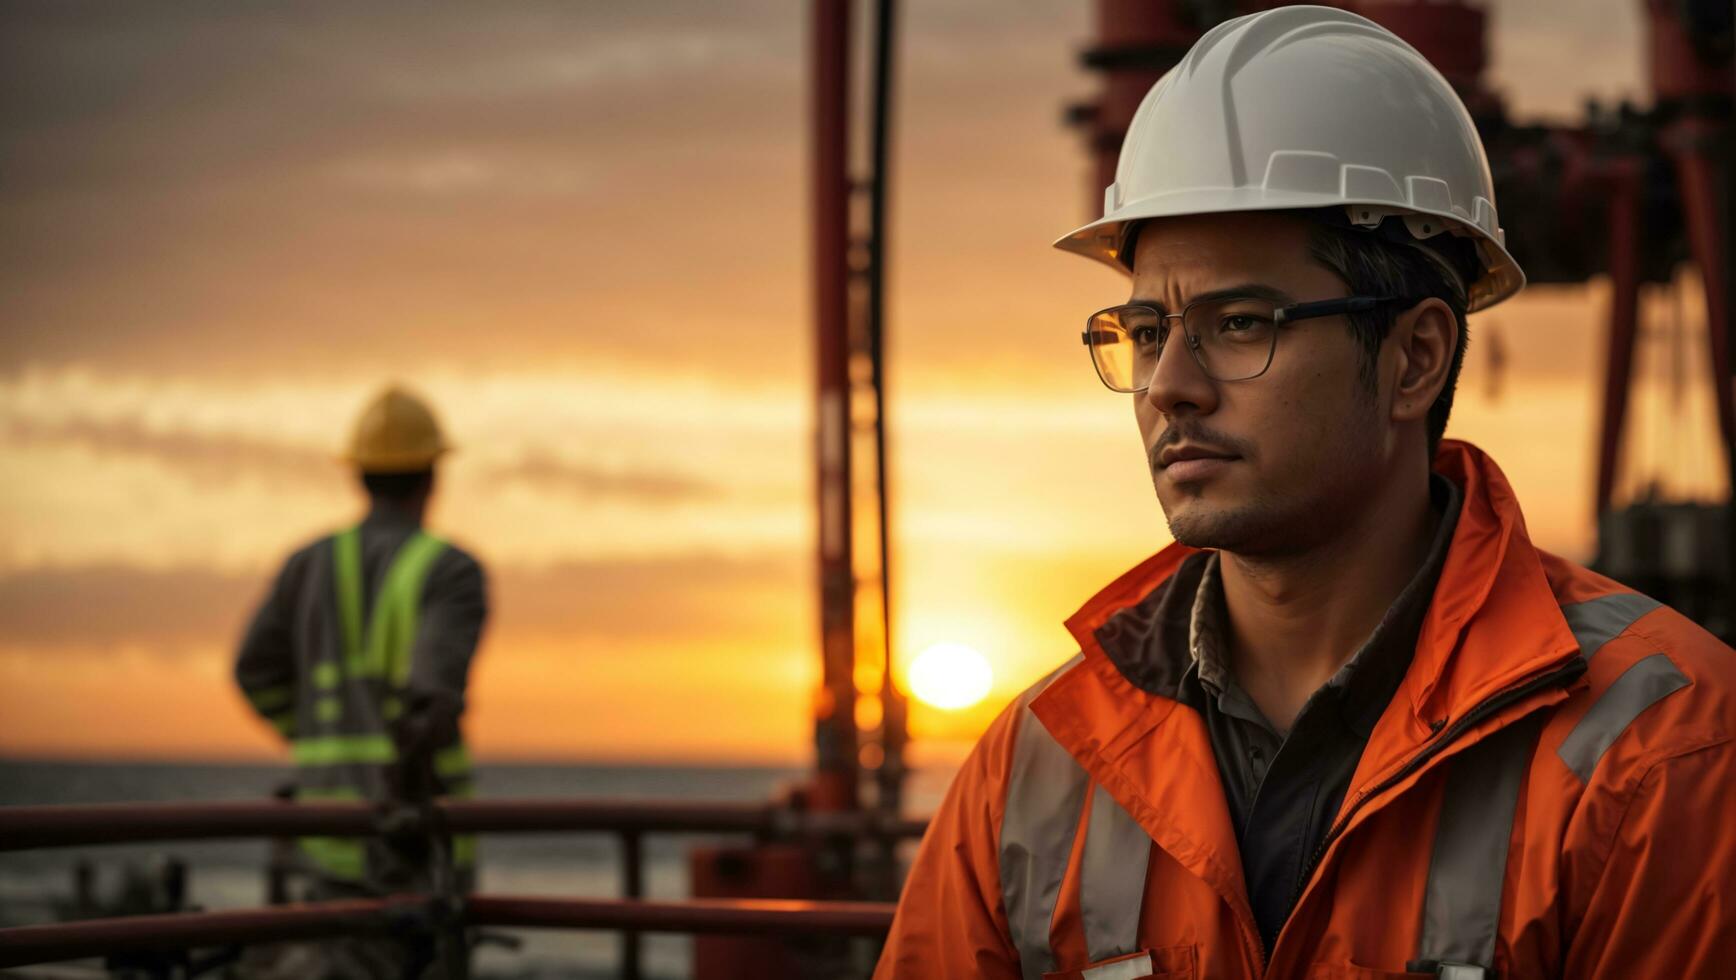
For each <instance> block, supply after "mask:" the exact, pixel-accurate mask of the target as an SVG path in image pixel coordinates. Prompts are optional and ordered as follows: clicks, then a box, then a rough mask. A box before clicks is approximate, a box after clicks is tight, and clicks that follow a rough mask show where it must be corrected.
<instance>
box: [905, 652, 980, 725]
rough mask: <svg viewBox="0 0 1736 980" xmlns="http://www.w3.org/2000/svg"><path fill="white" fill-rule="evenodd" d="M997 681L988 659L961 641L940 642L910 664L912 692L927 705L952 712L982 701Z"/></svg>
mask: <svg viewBox="0 0 1736 980" xmlns="http://www.w3.org/2000/svg"><path fill="white" fill-rule="evenodd" d="M993 681H994V672H993V671H992V670H990V669H989V662H988V660H987V658H985V657H984V656H983V655H982V654H980V653H978V652H976V651H975V650H972V649H971V648H970V647H967V646H964V645H963V644H959V643H936V644H935V645H934V646H931V647H929V648H928V649H926V650H924V651H922V652H921V653H919V654H917V655H916V659H915V660H913V661H911V663H910V692H911V693H912V694H914V695H916V697H917V699H918V700H920V701H922V702H923V703H924V704H927V705H931V706H933V707H936V708H942V709H945V710H948V711H956V710H958V709H960V708H968V707H970V706H971V705H973V704H976V703H977V702H978V701H981V700H982V699H983V698H984V697H986V696H987V695H988V693H989V685H990V684H991V683H992V682H993Z"/></svg>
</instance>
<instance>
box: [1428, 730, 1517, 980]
mask: <svg viewBox="0 0 1736 980" xmlns="http://www.w3.org/2000/svg"><path fill="white" fill-rule="evenodd" d="M1542 730H1543V716H1542V715H1532V716H1531V717H1529V718H1524V719H1521V720H1519V721H1517V722H1514V723H1513V724H1511V725H1508V726H1507V727H1506V728H1503V729H1501V730H1500V731H1498V732H1496V733H1495V734H1493V735H1490V736H1489V737H1488V738H1486V739H1484V740H1483V741H1481V742H1478V743H1477V744H1476V745H1473V746H1471V747H1470V748H1468V749H1466V750H1465V751H1464V752H1463V753H1461V754H1460V755H1459V756H1458V758H1456V759H1454V760H1452V762H1451V763H1449V768H1448V770H1447V786H1446V793H1445V797H1444V798H1443V799H1442V801H1441V810H1440V822H1439V823H1438V824H1437V826H1436V828H1435V850H1434V854H1433V855H1432V856H1431V857H1430V859H1429V880H1428V885H1427V887H1426V888H1425V890H1424V892H1423V931H1422V938H1421V940H1420V941H1419V942H1418V944H1417V959H1418V960H1420V961H1422V963H1423V964H1427V968H1429V969H1435V970H1438V971H1439V975H1441V976H1444V977H1445V976H1450V977H1453V978H1465V980H1470V978H1475V977H1480V976H1484V975H1486V973H1485V971H1487V973H1493V971H1494V969H1495V936H1496V933H1497V930H1498V929H1499V927H1500V924H1501V892H1502V888H1503V884H1504V882H1505V881H1506V878H1507V843H1508V841H1509V840H1511V839H1512V837H1513V814H1514V811H1515V810H1516V809H1517V807H1518V805H1519V790H1520V789H1521V787H1522V786H1523V784H1524V781H1525V770H1526V768H1527V767H1528V766H1529V764H1530V762H1531V755H1532V751H1533V749H1535V748H1536V745H1537V735H1538V733H1539V732H1541V731H1542Z"/></svg>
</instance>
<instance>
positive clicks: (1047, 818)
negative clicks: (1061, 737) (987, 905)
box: [1000, 655, 1086, 980]
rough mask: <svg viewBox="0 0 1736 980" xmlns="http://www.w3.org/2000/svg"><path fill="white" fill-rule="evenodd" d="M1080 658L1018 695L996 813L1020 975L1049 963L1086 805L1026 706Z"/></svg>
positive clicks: (1033, 976) (1036, 975)
mask: <svg viewBox="0 0 1736 980" xmlns="http://www.w3.org/2000/svg"><path fill="white" fill-rule="evenodd" d="M1083 659H1084V657H1083V655H1081V656H1077V657H1074V658H1073V659H1072V660H1069V661H1067V662H1066V663H1065V664H1063V665H1061V667H1060V669H1059V670H1056V671H1055V672H1054V673H1052V674H1050V675H1049V676H1048V677H1046V678H1044V679H1043V680H1041V681H1039V682H1037V683H1036V684H1034V685H1032V687H1031V689H1030V690H1029V691H1026V692H1025V694H1024V696H1023V697H1021V698H1020V699H1019V704H1018V708H1017V710H1018V712H1019V729H1018V734H1017V735H1016V736H1015V737H1014V741H1013V761H1012V774H1011V776H1010V777H1009V779H1008V780H1007V805H1006V812H1005V813H1004V814H1003V815H1002V818H1001V851H1000V872H1001V901H1002V903H1003V904H1004V905H1005V906H1006V910H1007V928H1008V930H1009V931H1010V932H1011V934H1012V940H1013V946H1014V948H1016V949H1017V950H1018V951H1019V968H1020V970H1021V972H1022V973H1023V974H1024V977H1025V980H1042V976H1043V974H1045V973H1048V972H1050V971H1052V970H1053V969H1054V968H1055V955H1054V952H1053V951H1052V950H1051V949H1050V948H1049V924H1050V922H1052V921H1053V919H1054V916H1055V900H1056V897H1057V896H1058V895H1059V894H1060V892H1061V879H1062V878H1063V877H1064V876H1065V875H1066V873H1067V859H1068V856H1069V855H1071V854H1072V850H1073V838H1074V836H1075V835H1076V834H1077V833H1078V831H1079V815H1080V809H1081V808H1082V807H1083V806H1084V803H1085V785H1086V777H1085V771H1084V770H1083V769H1081V768H1079V764H1078V763H1077V762H1074V761H1073V757H1072V756H1071V755H1068V754H1067V750H1066V749H1064V748H1062V747H1061V745H1060V743H1058V742H1056V741H1055V739H1054V738H1053V737H1052V736H1051V735H1050V734H1049V730H1048V729H1046V728H1044V727H1043V723H1042V722H1041V721H1038V720H1037V716H1036V715H1035V714H1033V713H1032V712H1031V708H1030V704H1031V701H1032V700H1034V699H1035V698H1036V696H1037V695H1038V694H1040V693H1042V692H1043V690H1044V689H1045V688H1047V687H1048V686H1049V684H1050V683H1051V682H1053V681H1054V679H1055V678H1057V677H1059V676H1061V674H1062V673H1064V672H1065V671H1067V670H1069V669H1070V668H1072V667H1073V666H1075V665H1076V664H1078V663H1079V662H1080V661H1081V660H1083Z"/></svg>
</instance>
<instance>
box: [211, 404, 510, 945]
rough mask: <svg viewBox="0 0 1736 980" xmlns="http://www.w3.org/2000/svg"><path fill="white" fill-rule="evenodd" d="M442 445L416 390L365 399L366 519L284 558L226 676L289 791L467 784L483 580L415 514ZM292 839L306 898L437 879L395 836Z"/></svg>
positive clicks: (421, 796) (404, 792) (419, 790)
mask: <svg viewBox="0 0 1736 980" xmlns="http://www.w3.org/2000/svg"><path fill="white" fill-rule="evenodd" d="M448 449H449V446H448V444H447V442H446V440H445V438H444V436H443V435H442V434H441V431H440V427H439V424H438V423H437V422H436V420H435V418H434V414H433V412H432V411H430V409H429V408H428V406H427V405H426V404H425V403H424V402H423V401H422V400H421V399H419V398H417V397H416V396H415V395H413V394H411V393H409V392H407V391H405V390H403V389H402V388H398V387H389V388H387V389H386V390H385V391H383V392H381V393H380V394H379V395H378V396H377V397H376V398H374V399H373V400H372V401H371V402H370V403H369V404H368V405H367V407H366V408H365V409H364V411H363V412H362V414H361V417H360V419H359V420H358V421H357V423H356V426H355V430H354V434H353V437H352V438H351V440H350V444H349V449H348V452H347V453H346V454H345V460H346V461H347V462H348V463H349V464H351V465H352V466H354V467H355V469H356V472H357V474H358V476H359V478H360V480H361V483H362V486H363V487H364V488H365V490H366V491H367V495H368V501H369V509H368V513H367V515H366V517H364V518H363V520H362V521H361V523H360V524H358V525H355V526H352V527H349V528H346V529H344V530H342V531H339V532H337V533H336V534H332V535H329V536H327V537H324V538H321V539H320V540H318V541H315V542H313V543H312V544H310V545H308V546H307V547H305V548H302V549H301V550H300V551H297V552H296V553H295V554H293V555H291V556H290V558H289V560H288V561H287V562H286V563H285V564H284V567H283V570H282V572H281V573H280V574H279V575H278V577H277V581H276V583H275V584H274V585H273V586H272V588H271V591H270V593H269V594H268V595H267V596H266V599H265V601H264V603H263V604H262V605H261V606H260V608H259V611H258V613H257V614H256V615H255V616H254V618H253V621H252V623H251V625H250V626H249V627H248V629H247V633H246V636H245V638H244V639H243V640H242V643H241V650H240V654H239V656H238V657H237V659H236V663H235V678H236V681H237V683H238V684H239V685H240V686H241V690H242V692H243V694H245V696H246V697H247V700H248V702H249V703H250V704H251V705H252V706H253V708H254V709H255V710H256V711H258V712H259V714H260V715H261V716H263V717H264V718H265V719H266V720H267V721H269V722H270V723H271V724H272V726H273V727H275V728H276V729H277V730H278V732H279V733H281V734H282V735H283V737H284V739H285V740H286V741H288V743H289V745H290V749H291V753H292V755H293V756H294V760H295V764H296V783H297V790H296V795H297V797H298V798H299V799H302V800H368V801H372V802H376V803H381V802H387V801H403V802H408V803H416V802H419V801H424V800H426V799H428V798H430V797H434V796H463V795H469V794H470V792H471V788H472V785H471V784H472V778H471V768H470V759H469V755H468V752H467V751H466V749H465V745H464V740H463V736H462V732H461V724H460V723H461V720H462V718H463V714H464V705H465V700H464V694H465V686H466V682H467V679H468V676H469V671H470V663H471V659H472V657H473V656H474V654H475V652H476V645H477V641H478V639H479V637H480V636H481V633H482V627H483V623H484V621H485V620H486V619H487V615H488V598H487V591H486V587H485V583H484V577H483V570H482V566H481V565H480V564H478V562H477V561H476V559H475V558H472V557H471V556H470V555H469V554H467V553H465V552H464V551H463V550H461V549H459V548H457V547H454V546H453V545H451V544H449V543H447V542H446V541H444V540H442V539H440V538H438V537H436V536H434V535H432V534H430V533H428V532H427V531H426V530H424V529H423V527H422V524H423V520H424V518H425V516H426V513H427V509H428V503H429V498H430V496H431V495H432V493H433V489H434V469H435V465H436V462H437V461H438V460H439V459H440V457H441V456H443V455H444V454H445V453H446V452H447V451H448ZM297 845H298V851H299V854H298V857H299V863H300V866H301V867H302V869H303V870H305V871H306V872H307V873H308V876H309V878H310V879H311V881H312V882H313V885H312V888H311V892H312V896H313V897H316V898H318V897H325V898H330V897H339V896H354V895H369V894H388V893H392V892H402V891H414V890H426V889H428V888H430V887H431V886H433V884H434V882H433V881H432V880H431V864H430V855H429V854H428V853H427V852H426V850H425V849H419V848H417V847H415V846H413V845H406V844H405V842H394V841H390V840H386V839H384V838H379V837H374V838H365V839H349V838H331V837H310V838H303V839H301V840H299V841H298V842H297ZM452 850H453V853H452V855H451V856H452V860H453V865H454V867H455V869H456V871H457V873H458V876H459V881H458V882H457V884H458V886H459V887H460V888H464V889H468V888H469V887H470V885H471V883H472V881H473V879H474V867H475V844H474V839H473V838H469V837H459V838H455V839H454V842H453V849H452ZM379 955H387V956H388V957H389V952H388V953H386V954H379ZM379 955H373V956H372V957H371V959H370V962H372V961H374V960H378V959H379ZM395 968H396V967H394V966H392V965H391V964H390V963H389V959H388V961H386V962H382V963H381V965H380V967H379V970H382V971H387V972H385V973H381V972H378V971H376V972H371V973H364V975H370V976H371V975H393V976H396V975H398V974H396V973H390V972H389V971H390V970H391V969H395ZM316 972H317V970H316ZM333 972H334V973H336V972H343V971H340V970H336V968H333ZM399 972H400V973H401V970H400V971H399Z"/></svg>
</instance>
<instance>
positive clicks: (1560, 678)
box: [1260, 657, 1586, 963]
mask: <svg viewBox="0 0 1736 980" xmlns="http://www.w3.org/2000/svg"><path fill="white" fill-rule="evenodd" d="M1585 670H1586V663H1585V658H1584V657H1574V658H1573V659H1572V660H1569V661H1568V662H1567V663H1565V664H1563V665H1561V666H1560V667H1557V668H1556V669H1554V670H1552V671H1550V672H1549V673H1547V674H1542V675H1540V676H1538V677H1536V678H1534V679H1532V680H1529V681H1526V682H1525V683H1523V684H1520V685H1518V686H1516V687H1510V688H1508V689H1507V690H1505V691H1502V692H1500V693H1499V694H1495V695H1493V696H1492V697H1490V698H1489V699H1488V700H1486V701H1484V702H1482V703H1481V704H1479V705H1477V706H1476V707H1475V708H1472V709H1471V710H1470V711H1468V712H1466V713H1465V715H1464V717H1462V718H1460V719H1459V720H1458V721H1456V722H1454V723H1453V724H1452V725H1450V726H1448V727H1447V728H1445V729H1443V730H1442V731H1441V733H1440V735H1439V736H1438V737H1437V738H1436V739H1435V740H1434V741H1433V742H1431V743H1430V744H1428V745H1427V746H1425V747H1424V748H1423V750H1422V751H1421V752H1418V753H1417V754H1416V755H1414V756H1412V757H1411V760H1410V761H1409V762H1407V763H1405V764H1404V766H1403V767H1401V768H1400V769H1399V770H1398V771H1397V772H1395V773H1393V774H1392V775H1391V776H1389V777H1387V778H1386V779H1385V780H1383V781H1382V782H1381V783H1380V784H1379V785H1377V786H1375V787H1374V788H1373V789H1371V790H1369V791H1368V792H1366V793H1364V794H1362V797H1361V798H1360V799H1358V800H1357V801H1356V802H1355V803H1352V804H1351V807H1350V809H1349V810H1348V811H1346V812H1345V814H1344V816H1343V818H1342V819H1340V820H1339V821H1338V823H1336V824H1334V825H1333V827H1332V829H1331V830H1329V831H1327V833H1326V836H1325V837H1323V838H1321V840H1320V845H1319V846H1318V847H1316V848H1315V849H1314V854H1313V856H1312V857H1310V858H1309V859H1308V863H1307V864H1305V865H1304V866H1303V867H1302V873H1301V875H1299V876H1298V877H1297V879H1296V890H1295V892H1294V893H1292V894H1291V896H1290V905H1289V908H1287V909H1286V910H1285V912H1284V921H1286V922H1288V921H1289V920H1290V916H1291V915H1292V914H1293V913H1295V911H1296V903H1297V902H1300V901H1301V900H1302V893H1303V891H1305V890H1306V889H1307V887H1308V881H1309V879H1310V878H1312V877H1313V876H1314V870H1315V868H1317V867H1319V865H1320V859H1321V858H1323V857H1325V856H1326V851H1327V849H1328V848H1330V847H1331V846H1332V842H1333V841H1335V840H1337V839H1338V838H1339V837H1340V836H1341V835H1342V834H1343V833H1344V829H1345V828H1346V827H1347V826H1349V824H1350V820H1351V818H1352V817H1354V816H1356V812H1357V811H1358V810H1360V809H1362V806H1363V804H1365V803H1367V802H1368V801H1369V800H1372V799H1374V798H1375V797H1377V796H1379V795H1380V794H1382V793H1384V792H1386V791H1387V790H1388V789H1391V788H1392V787H1393V786H1395V785H1397V784H1398V783H1400V782H1403V781H1404V779H1405V777H1407V776H1409V775H1410V774H1411V773H1413V772H1416V771H1417V770H1418V769H1419V768H1421V767H1422V765H1423V763H1425V762H1427V761H1429V760H1430V759H1432V758H1434V757H1435V756H1437V755H1439V754H1440V753H1441V751H1442V750H1444V749H1445V748H1446V747H1447V746H1449V745H1451V744H1453V742H1454V741H1456V740H1457V739H1458V738H1459V736H1461V735H1463V734H1464V733H1465V732H1466V730H1468V729H1469V728H1471V727H1472V726H1473V725H1476V724H1478V723H1479V722H1482V721H1484V720H1485V719H1487V718H1489V717H1490V716H1491V715H1493V714H1495V713H1496V712H1498V711H1500V710H1501V709H1503V708H1506V707H1508V706H1509V705H1512V704H1515V703H1517V702H1519V701H1523V700H1525V699H1526V698H1528V697H1530V696H1531V695H1533V694H1536V693H1537V692H1538V691H1541V690H1544V689H1546V688H1551V687H1566V686H1567V685H1569V684H1571V683H1573V682H1574V681H1576V680H1578V679H1579V676H1580V675H1581V674H1583V673H1585ZM1265 945H1266V944H1265V939H1264V938H1262V939H1261V940H1260V950H1261V952H1262V954H1265V953H1266V948H1265ZM1268 955H1269V954H1268ZM1262 962H1263V963H1264V962H1265V961H1264V960H1262Z"/></svg>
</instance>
